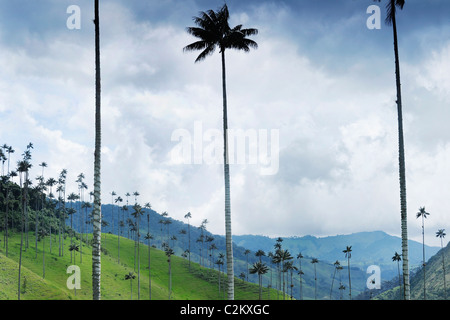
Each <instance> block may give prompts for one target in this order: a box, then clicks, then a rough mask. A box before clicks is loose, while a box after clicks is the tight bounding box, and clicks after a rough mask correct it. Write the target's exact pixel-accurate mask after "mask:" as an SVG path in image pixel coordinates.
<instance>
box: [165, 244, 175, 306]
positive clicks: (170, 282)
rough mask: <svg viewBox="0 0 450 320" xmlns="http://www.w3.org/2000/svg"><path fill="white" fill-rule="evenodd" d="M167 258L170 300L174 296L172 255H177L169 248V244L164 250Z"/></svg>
mask: <svg viewBox="0 0 450 320" xmlns="http://www.w3.org/2000/svg"><path fill="white" fill-rule="evenodd" d="M164 252H165V254H166V256H167V258H168V259H167V262H168V263H169V300H170V299H171V296H172V255H173V254H174V253H175V252H174V251H173V250H172V248H170V247H169V245H168V244H167V246H166V248H165V250H164Z"/></svg>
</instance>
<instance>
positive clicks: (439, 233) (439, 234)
mask: <svg viewBox="0 0 450 320" xmlns="http://www.w3.org/2000/svg"><path fill="white" fill-rule="evenodd" d="M445 236H446V234H445V229H439V230H438V231H437V232H436V237H439V238H441V255H442V270H443V274H444V300H447V285H446V283H445V257H444V250H443V249H444V244H443V242H442V241H443V239H444V238H445Z"/></svg>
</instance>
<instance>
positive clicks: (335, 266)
mask: <svg viewBox="0 0 450 320" xmlns="http://www.w3.org/2000/svg"><path fill="white" fill-rule="evenodd" d="M333 265H334V273H333V280H332V281H331V289H330V300H331V299H332V293H333V284H334V279H335V277H336V271H337V267H338V266H340V265H341V263H340V262H339V260H336V261H335V262H334V263H333Z"/></svg>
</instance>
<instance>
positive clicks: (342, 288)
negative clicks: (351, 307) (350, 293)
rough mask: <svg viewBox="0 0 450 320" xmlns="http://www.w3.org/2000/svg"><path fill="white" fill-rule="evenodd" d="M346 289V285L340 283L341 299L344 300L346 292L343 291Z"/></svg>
mask: <svg viewBox="0 0 450 320" xmlns="http://www.w3.org/2000/svg"><path fill="white" fill-rule="evenodd" d="M344 290H345V286H344V285H343V284H342V283H341V284H340V285H339V292H340V294H339V299H340V300H342V298H343V296H344V293H343V291H344Z"/></svg>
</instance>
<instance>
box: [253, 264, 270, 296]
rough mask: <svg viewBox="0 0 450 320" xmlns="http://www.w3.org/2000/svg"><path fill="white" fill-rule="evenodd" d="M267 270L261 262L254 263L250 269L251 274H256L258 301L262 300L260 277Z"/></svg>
mask: <svg viewBox="0 0 450 320" xmlns="http://www.w3.org/2000/svg"><path fill="white" fill-rule="evenodd" d="M268 270H269V268H268V267H267V265H266V264H265V263H262V262H261V261H258V262H255V263H254V264H253V266H252V267H251V268H250V270H249V271H250V273H251V274H258V284H259V300H261V298H262V276H263V275H264V274H266V273H267V271H268Z"/></svg>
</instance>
